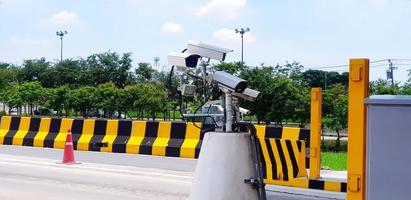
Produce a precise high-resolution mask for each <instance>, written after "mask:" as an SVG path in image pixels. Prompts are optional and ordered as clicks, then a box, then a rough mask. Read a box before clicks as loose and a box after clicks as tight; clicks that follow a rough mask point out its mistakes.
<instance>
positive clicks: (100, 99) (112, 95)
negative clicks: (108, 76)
mask: <svg viewBox="0 0 411 200" xmlns="http://www.w3.org/2000/svg"><path fill="white" fill-rule="evenodd" d="M95 98H96V104H95V105H96V108H97V109H101V110H103V111H104V117H106V116H108V117H110V118H111V117H112V116H113V114H114V112H115V111H118V110H119V103H120V92H119V89H118V88H117V87H116V86H115V85H114V84H113V83H105V84H102V85H99V86H97V88H96V92H95Z"/></svg>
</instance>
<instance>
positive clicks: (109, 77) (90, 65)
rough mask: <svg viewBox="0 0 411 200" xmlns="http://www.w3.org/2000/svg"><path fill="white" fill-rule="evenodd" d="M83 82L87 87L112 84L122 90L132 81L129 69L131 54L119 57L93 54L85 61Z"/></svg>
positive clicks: (112, 54)
mask: <svg viewBox="0 0 411 200" xmlns="http://www.w3.org/2000/svg"><path fill="white" fill-rule="evenodd" d="M85 62H86V69H85V72H86V73H85V76H84V80H85V81H86V83H87V85H94V86H97V85H100V84H103V83H108V82H112V83H114V84H115V85H116V86H117V87H119V88H123V87H125V85H126V84H127V83H129V82H131V81H132V74H131V73H130V71H129V70H130V69H131V67H132V65H131V63H132V59H131V53H125V54H123V56H122V57H120V56H119V55H118V54H117V53H113V52H105V53H100V54H93V55H91V56H89V57H88V58H87V59H86V61H85Z"/></svg>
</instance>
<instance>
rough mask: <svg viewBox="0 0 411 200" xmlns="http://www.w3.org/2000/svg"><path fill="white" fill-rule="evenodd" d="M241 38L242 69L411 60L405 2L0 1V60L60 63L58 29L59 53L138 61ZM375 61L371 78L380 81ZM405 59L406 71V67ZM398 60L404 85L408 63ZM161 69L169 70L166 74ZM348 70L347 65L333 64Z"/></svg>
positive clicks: (231, 44)
mask: <svg viewBox="0 0 411 200" xmlns="http://www.w3.org/2000/svg"><path fill="white" fill-rule="evenodd" d="M240 27H250V28H251V32H249V33H247V34H246V36H245V52H244V54H245V61H246V63H248V64H249V65H254V66H255V65H260V64H261V63H264V64H265V65H275V64H277V63H279V64H284V63H285V62H286V61H290V62H292V61H298V62H300V63H301V64H303V65H304V66H306V68H317V67H323V66H330V65H340V64H347V63H348V60H349V58H353V57H367V58H370V59H371V60H379V59H385V58H401V59H411V37H410V36H411V1H410V0H287V1H284V0H275V1H268V0H265V1H264V0H254V1H250V0H249V1H247V0H198V1H196V0H150V1H148V0H87V1H84V0H83V1H80V0H59V1H55V0H0V61H3V62H11V63H16V64H20V63H21V62H22V60H23V59H30V58H39V57H46V58H47V59H50V60H54V59H58V58H59V55H60V54H59V53H60V52H59V48H60V43H59V39H58V38H57V36H56V35H55V32H56V31H57V30H67V31H68V32H69V34H68V35H67V36H65V40H64V42H65V43H64V57H66V58H71V57H86V56H88V55H90V54H92V53H99V52H104V51H108V50H111V51H116V52H119V53H123V52H132V53H133V59H134V61H135V62H136V63H137V62H153V57H156V56H157V57H160V64H161V65H162V66H164V65H166V64H167V62H166V55H167V53H168V52H172V51H180V50H182V49H183V48H184V47H185V44H186V42H187V41H188V40H190V39H192V40H199V41H203V42H207V43H211V44H215V45H219V46H222V47H226V48H231V49H233V50H234V52H233V53H232V54H229V55H228V57H227V60H228V61H237V60H239V59H240V47H241V46H240V37H239V35H236V34H235V33H234V31H233V29H234V28H240ZM384 63H385V62H382V63H376V64H374V65H375V66H376V67H373V68H372V69H371V79H373V80H375V79H377V78H385V70H386V68H387V67H386V66H378V65H381V64H384ZM408 63H410V65H408ZM408 63H407V61H396V62H395V64H405V65H398V67H399V69H398V70H396V71H395V77H396V78H398V79H397V80H400V81H404V80H406V77H407V76H406V70H407V69H409V68H411V61H409V62H408ZM165 69H166V68H165ZM335 69H336V70H341V71H343V70H346V69H348V67H342V68H335Z"/></svg>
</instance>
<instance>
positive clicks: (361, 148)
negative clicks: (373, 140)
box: [347, 59, 369, 200]
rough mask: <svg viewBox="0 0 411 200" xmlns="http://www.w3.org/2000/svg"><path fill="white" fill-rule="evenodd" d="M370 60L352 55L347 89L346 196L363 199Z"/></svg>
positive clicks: (356, 199)
mask: <svg viewBox="0 0 411 200" xmlns="http://www.w3.org/2000/svg"><path fill="white" fill-rule="evenodd" d="M368 74H369V60H368V59H351V60H350V78H349V89H348V97H349V99H348V177H347V199H348V200H365V173H366V171H365V166H366V163H365V159H366V157H365V156H366V152H365V147H366V146H365V145H366V119H367V115H366V112H367V111H366V106H365V104H364V99H365V98H366V97H368V84H369V83H368V81H369V75H368Z"/></svg>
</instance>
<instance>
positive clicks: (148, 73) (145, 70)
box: [135, 63, 155, 83]
mask: <svg viewBox="0 0 411 200" xmlns="http://www.w3.org/2000/svg"><path fill="white" fill-rule="evenodd" d="M135 74H136V78H137V82H138V83H145V82H150V81H152V80H153V78H154V76H155V70H154V69H153V68H152V67H151V65H150V64H149V63H138V67H137V69H136V70H135Z"/></svg>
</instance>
